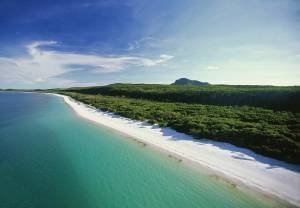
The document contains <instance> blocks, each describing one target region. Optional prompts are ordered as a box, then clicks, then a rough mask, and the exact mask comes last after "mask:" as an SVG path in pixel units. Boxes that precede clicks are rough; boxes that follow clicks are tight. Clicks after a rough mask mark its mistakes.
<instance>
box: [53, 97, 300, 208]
mask: <svg viewBox="0 0 300 208" xmlns="http://www.w3.org/2000/svg"><path fill="white" fill-rule="evenodd" d="M52 95H55V96H59V97H61V98H63V100H64V102H65V103H66V104H68V105H69V106H70V107H71V108H72V109H73V110H74V111H75V112H76V113H77V114H78V115H79V116H81V117H83V118H85V119H88V120H90V121H93V122H96V123H98V124H101V125H103V126H106V127H108V128H110V129H114V130H116V131H118V132H120V133H122V134H124V135H127V136H129V137H131V138H133V139H134V140H136V141H138V142H140V143H142V144H149V145H150V146H153V147H155V148H157V149H159V150H161V151H164V152H167V153H168V154H171V157H173V156H174V157H175V158H179V159H178V160H184V161H190V162H192V163H193V164H194V165H196V166H201V167H206V168H208V169H209V170H211V171H212V172H215V173H216V175H217V176H221V177H224V178H225V179H228V181H230V182H233V183H234V184H239V183H241V184H244V185H245V186H246V187H249V188H254V189H256V190H258V191H261V192H262V193H264V194H266V195H268V196H271V197H276V198H278V199H279V200H282V201H287V202H288V203H290V204H291V205H294V206H299V207H300V197H299V195H300V167H299V166H296V165H290V164H287V163H285V162H281V161H278V160H274V159H271V158H267V157H264V156H260V155H258V154H255V153H253V152H252V151H250V150H247V149H245V148H239V147H236V146H234V145H231V144H228V143H222V142H215V141H211V140H196V139H193V138H192V137H191V136H188V135H186V134H182V133H178V132H176V131H175V130H172V129H170V128H160V127H159V126H158V125H151V124H148V123H147V122H141V121H134V120H131V119H128V118H124V117H121V116H118V115H115V114H113V113H107V112H102V111H99V110H97V109H95V108H93V107H91V106H88V105H86V104H83V103H81V102H78V101H75V100H73V99H72V98H70V97H68V96H64V95H59V94H52ZM169 156H170V155H169Z"/></svg>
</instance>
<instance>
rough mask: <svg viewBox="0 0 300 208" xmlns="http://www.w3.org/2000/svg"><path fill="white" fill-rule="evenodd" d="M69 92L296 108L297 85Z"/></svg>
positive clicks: (146, 86) (116, 86) (126, 86)
mask: <svg viewBox="0 0 300 208" xmlns="http://www.w3.org/2000/svg"><path fill="white" fill-rule="evenodd" d="M68 91H69V92H78V93H84V94H94V95H96V94H101V95H108V96H119V97H127V98H136V99H145V100H151V101H160V102H182V103H191V104H207V105H218V106H245V105H246V106H253V107H262V108H267V109H272V110H284V111H293V112H300V87H299V86H297V87H296V86H295V87H275V86H246V85H244V86H234V85H207V86H193V85H154V84H112V85H108V86H102V87H87V88H71V89H68Z"/></svg>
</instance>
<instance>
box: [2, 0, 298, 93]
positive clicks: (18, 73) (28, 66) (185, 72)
mask: <svg viewBox="0 0 300 208" xmlns="http://www.w3.org/2000/svg"><path fill="white" fill-rule="evenodd" d="M0 28H1V29H0V46H1V47H0V88H50V87H68V86H87V85H104V84H109V83H115V82H132V83H171V82H173V81H174V80H175V79H177V78H180V77H187V78H191V79H198V80H201V81H208V82H211V83H216V84H217V83H219V84H221V83H222V84H273V85H299V84H300V1H298V0H251V1H244V0H212V1H204V0H186V1H182V0H172V1H162V0H151V1H150V0H149V1H145V0H119V1H117V0H90V1H83V0H78V1H76V0H65V1H61V0H59V1H58V0H51V1H50V0H27V1H23V0H1V1H0Z"/></svg>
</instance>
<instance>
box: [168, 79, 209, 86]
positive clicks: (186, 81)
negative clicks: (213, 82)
mask: <svg viewBox="0 0 300 208" xmlns="http://www.w3.org/2000/svg"><path fill="white" fill-rule="evenodd" d="M172 85H197V86H206V85H210V84H209V83H208V82H200V81H198V80H190V79H187V78H180V79H177V80H176V81H175V82H174V83H172Z"/></svg>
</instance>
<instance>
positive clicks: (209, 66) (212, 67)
mask: <svg viewBox="0 0 300 208" xmlns="http://www.w3.org/2000/svg"><path fill="white" fill-rule="evenodd" d="M206 69H208V70H216V69H220V67H218V66H215V65H208V66H207V67H206Z"/></svg>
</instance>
